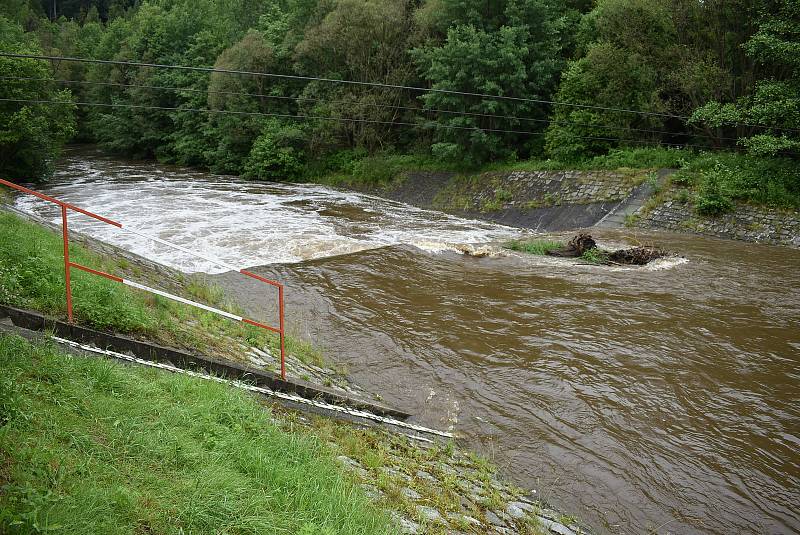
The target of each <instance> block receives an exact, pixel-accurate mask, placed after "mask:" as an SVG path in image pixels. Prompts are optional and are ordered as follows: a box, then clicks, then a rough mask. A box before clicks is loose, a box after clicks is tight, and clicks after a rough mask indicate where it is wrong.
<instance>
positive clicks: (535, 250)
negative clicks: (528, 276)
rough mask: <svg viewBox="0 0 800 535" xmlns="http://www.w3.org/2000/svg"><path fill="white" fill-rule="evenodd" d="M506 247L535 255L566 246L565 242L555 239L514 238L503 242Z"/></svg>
mask: <svg viewBox="0 0 800 535" xmlns="http://www.w3.org/2000/svg"><path fill="white" fill-rule="evenodd" d="M503 247H505V248H506V249H511V250H512V251H518V252H521V253H528V254H533V255H546V254H547V253H548V252H550V251H555V250H556V249H560V248H562V247H564V244H563V243H561V242H558V241H555V240H512V241H509V242H506V243H504V244H503Z"/></svg>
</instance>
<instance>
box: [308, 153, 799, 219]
mask: <svg viewBox="0 0 800 535" xmlns="http://www.w3.org/2000/svg"><path fill="white" fill-rule="evenodd" d="M344 154H345V156H342V157H340V155H333V156H331V157H330V158H329V159H331V160H334V161H335V162H336V163H335V164H331V165H327V166H326V165H323V166H317V167H314V168H313V169H312V170H309V172H308V173H307V175H306V177H305V178H304V180H307V181H314V182H322V183H328V184H335V185H343V186H350V187H359V186H364V185H366V186H378V187H380V186H385V185H387V184H390V183H393V182H396V181H400V180H402V178H403V177H404V176H407V174H408V173H410V172H415V171H416V172H425V171H428V172H435V171H449V172H452V173H457V176H455V177H454V179H453V180H452V181H451V184H449V185H448V186H446V187H445V188H444V189H443V190H442V191H440V195H438V196H437V200H435V201H434V206H436V207H438V208H441V209H459V210H468V209H471V208H474V207H473V206H472V204H471V197H470V196H469V195H466V194H465V193H469V192H470V191H477V190H481V189H483V187H484V186H487V185H488V184H489V183H491V182H492V181H493V180H496V177H497V174H498V173H500V174H503V173H510V172H512V171H562V170H577V171H593V170H608V171H617V172H623V173H630V175H631V178H632V179H633V180H641V178H642V177H643V176H644V175H642V173H641V171H643V170H648V171H653V170H656V169H663V168H668V169H678V173H676V174H675V175H673V184H677V185H680V186H684V187H689V188H690V189H691V190H692V191H693V192H695V193H696V194H697V201H698V202H699V203H700V204H701V205H702V203H703V201H704V199H705V198H708V199H709V200H710V201H714V202H715V203H716V206H718V207H720V208H715V209H716V210H718V209H723V210H724V209H730V207H731V206H732V205H728V203H726V202H725V199H727V200H729V201H739V202H747V203H753V204H759V205H765V206H772V207H778V208H790V209H791V208H794V209H797V208H800V173H798V171H797V168H798V165H797V161H796V160H792V159H790V158H779V157H775V158H764V157H756V156H750V155H746V154H740V153H734V152H719V151H715V152H697V151H690V150H684V149H668V148H655V147H651V148H644V147H640V148H624V149H615V150H612V151H610V152H609V153H608V154H605V155H601V156H595V157H591V158H585V159H583V160H579V161H558V160H551V159H536V158H534V159H530V160H521V161H508V162H492V163H487V164H485V165H482V166H469V165H467V164H465V163H464V162H443V161H439V160H435V159H433V158H432V157H431V156H429V155H391V154H380V155H375V156H368V155H366V154H363V153H353V152H347V153H344ZM337 158H338V159H337ZM340 160H341V161H340ZM717 186H719V187H717ZM507 200H510V199H505V198H504V197H502V198H501V197H498V198H497V199H490V200H489V201H487V202H486V203H485V204H484V206H482V207H481V209H482V210H484V211H491V210H494V209H498V208H499V207H501V206H502V203H503V202H505V201H507ZM707 204H708V203H707ZM713 211H714V210H710V211H709V213H710V212H713Z"/></svg>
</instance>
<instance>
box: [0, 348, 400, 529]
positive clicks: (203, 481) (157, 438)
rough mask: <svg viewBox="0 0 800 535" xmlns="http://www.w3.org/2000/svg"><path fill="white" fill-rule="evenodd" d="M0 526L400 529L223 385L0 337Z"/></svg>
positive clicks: (318, 444)
mask: <svg viewBox="0 0 800 535" xmlns="http://www.w3.org/2000/svg"><path fill="white" fill-rule="evenodd" d="M0 370H2V371H0V488H2V492H0V532H2V533H8V534H28V533H75V534H79V533H80V534H83V533H104V534H117V533H119V534H123V533H124V534H133V533H137V534H146V533H162V534H173V533H174V534H179V533H231V534H233V533H236V534H246V533H278V534H279V533H286V534H295V533H302V534H306V535H312V534H319V535H323V534H325V535H327V534H334V533H342V534H346V533H353V534H355V533H358V534H372V533H391V532H393V530H394V528H393V527H392V525H391V522H390V520H389V518H388V517H387V516H386V515H385V514H384V513H382V512H380V511H378V510H377V509H375V508H374V507H373V506H371V505H370V504H369V502H368V500H367V498H366V497H365V496H364V495H363V493H362V492H361V490H360V489H359V488H358V487H357V486H355V485H354V483H353V482H352V481H351V479H350V478H349V477H348V476H345V475H344V474H343V473H341V472H340V469H339V468H338V467H337V466H336V463H335V460H334V452H333V451H332V450H331V449H330V447H329V446H328V445H327V443H326V442H324V441H321V440H320V439H318V438H316V437H315V436H313V435H312V434H310V433H306V432H301V431H300V430H294V431H292V432H291V433H290V432H286V431H284V430H282V429H281V428H280V426H279V425H278V423H276V421H275V420H274V419H273V418H272V417H271V415H270V413H269V412H268V411H267V410H266V409H265V408H264V407H263V406H262V405H260V404H259V403H258V402H257V401H256V399H255V398H254V397H252V396H251V395H248V394H247V393H245V392H242V391H239V390H236V389H233V388H230V387H228V386H226V385H222V384H219V383H214V382H209V381H203V380H200V379H195V378H190V377H186V376H181V375H173V374H169V373H166V372H163V371H159V370H153V369H146V368H138V367H127V366H122V365H120V364H116V363H112V362H109V361H106V360H99V359H98V360H96V359H91V358H83V357H72V356H68V355H64V354H62V353H61V352H60V351H59V350H58V349H56V348H54V347H52V346H49V345H43V344H35V345H34V344H31V343H29V342H27V341H25V340H23V339H22V338H19V337H16V336H0Z"/></svg>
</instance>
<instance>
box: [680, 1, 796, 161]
mask: <svg viewBox="0 0 800 535" xmlns="http://www.w3.org/2000/svg"><path fill="white" fill-rule="evenodd" d="M743 48H744V50H745V51H746V53H747V54H748V56H749V57H751V58H752V59H753V61H754V62H755V63H756V64H757V65H759V66H760V68H761V72H762V77H761V79H760V80H758V81H757V82H756V85H755V89H754V91H753V92H752V94H750V95H747V96H744V97H742V98H739V99H738V100H737V101H736V102H729V103H722V102H718V101H715V102H711V103H708V104H706V105H705V106H702V107H700V108H699V109H697V110H696V111H695V113H694V114H693V116H692V119H691V120H692V122H693V123H699V124H706V125H710V126H712V127H715V128H720V129H723V130H725V131H728V132H735V133H736V134H738V138H739V139H738V144H739V145H741V146H743V147H746V148H747V150H748V151H749V152H750V153H751V154H754V155H757V156H774V155H778V154H782V153H795V155H796V152H797V151H798V149H800V135H798V133H797V132H798V129H800V3H798V2H797V1H795V0H774V1H771V2H767V6H766V7H765V9H764V11H763V13H762V16H761V18H760V20H759V23H758V31H757V32H756V33H755V35H753V36H752V38H751V39H750V40H748V41H747V42H746V43H745V44H744V45H743ZM737 123H739V126H736V124H737ZM741 123H744V124H749V125H760V126H763V128H762V127H742V126H741Z"/></svg>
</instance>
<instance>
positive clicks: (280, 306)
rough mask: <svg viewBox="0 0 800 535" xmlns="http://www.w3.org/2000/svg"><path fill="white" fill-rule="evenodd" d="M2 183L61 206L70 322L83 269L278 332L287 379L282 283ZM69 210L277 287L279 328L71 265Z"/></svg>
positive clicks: (22, 188) (11, 183) (20, 187)
mask: <svg viewBox="0 0 800 535" xmlns="http://www.w3.org/2000/svg"><path fill="white" fill-rule="evenodd" d="M0 184H3V185H5V186H8V187H10V188H13V189H15V190H17V191H20V192H22V193H26V194H28V195H33V196H34V197H38V198H40V199H42V200H45V201H47V202H51V203H54V204H57V205H58V206H60V207H61V230H62V236H63V237H62V239H63V242H64V279H65V284H66V290H67V319H68V320H69V322H70V323H72V322H73V314H72V285H71V282H70V271H71V269H72V268H75V269H80V270H81V271H85V272H87V273H91V274H92V275H98V276H100V277H105V278H107V279H110V280H113V281H115V282H119V283H122V284H125V285H127V286H131V287H133V288H137V289H139V290H144V291H146V292H150V293H153V294H156V295H160V296H162V297H166V298H168V299H172V300H174V301H178V302H181V303H184V304H187V305H190V306H194V307H197V308H201V309H203V310H207V311H209V312H213V313H215V314H218V315H220V316H223V317H226V318H229V319H232V320H236V321H241V322H242V323H246V324H248V325H253V326H255V327H260V328H261V329H266V330H268V331H272V332H274V333H278V334H279V335H280V345H281V377H282V378H283V379H284V380H285V379H286V349H285V344H284V342H285V331H284V319H283V311H284V309H283V284H281V283H279V282H276V281H273V280H270V279H267V278H264V277H261V276H259V275H256V274H255V273H251V272H249V271H247V270H244V269H237V268H236V267H233V266H231V265H230V264H227V263H225V262H222V261H220V260H215V259H212V258H208V257H206V256H204V255H201V254H199V253H197V252H194V251H191V250H189V249H186V248H185V247H181V246H180V245H176V244H174V243H170V242H168V241H166V240H162V239H161V238H158V237H156V236H150V235H147V234H145V233H143V232H140V231H138V230H135V229H132V228H129V227H125V226H124V225H123V224H122V223H119V222H117V221H114V220H113V219H108V218H106V217H103V216H100V215H97V214H95V213H92V212H90V211H88V210H84V209H83V208H79V207H77V206H75V205H73V204H70V203H67V202H64V201H60V200H58V199H56V198H55V197H51V196H49V195H45V194H44V193H40V192H38V191H34V190H32V189H28V188H26V187H23V186H20V185H18V184H14V183H13V182H9V181H8V180H3V179H2V178H0ZM68 210H72V211H74V212H78V213H80V214H83V215H85V216H88V217H91V218H93V219H96V220H98V221H102V222H103V223H106V224H108V225H112V226H114V227H117V228H119V229H122V230H124V231H127V232H131V233H133V234H136V235H138V236H142V237H145V238H148V239H151V240H153V241H156V242H158V243H162V244H164V245H167V246H169V247H172V248H174V249H178V250H180V251H183V252H185V253H188V254H191V255H193V256H196V257H198V258H202V259H203V260H206V261H209V262H212V263H214V264H217V265H219V266H223V267H225V268H227V269H230V270H232V271H237V272H239V273H241V274H242V275H244V276H246V277H250V278H251V279H255V280H257V281H260V282H263V283H265V284H269V285H270V286H274V287H276V288H277V289H278V317H279V327H271V326H269V325H265V324H263V323H259V322H257V321H253V320H251V319H248V318H244V317H242V316H238V315H236V314H232V313H230V312H226V311H224V310H220V309H217V308H214V307H211V306H208V305H204V304H202V303H197V302H195V301H191V300H189V299H185V298H183V297H179V296H177V295H173V294H170V293H168V292H164V291H161V290H157V289H155V288H150V287H149V286H145V285H144V284H139V283H137V282H134V281H131V280H127V279H123V278H122V277H117V276H116V275H111V274H110V273H105V272H103V271H98V270H96V269H92V268H90V267H88V266H84V265H81V264H78V263H75V262H72V261H71V260H70V258H69V230H68V227H67V211H68Z"/></svg>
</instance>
